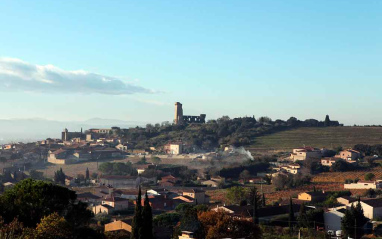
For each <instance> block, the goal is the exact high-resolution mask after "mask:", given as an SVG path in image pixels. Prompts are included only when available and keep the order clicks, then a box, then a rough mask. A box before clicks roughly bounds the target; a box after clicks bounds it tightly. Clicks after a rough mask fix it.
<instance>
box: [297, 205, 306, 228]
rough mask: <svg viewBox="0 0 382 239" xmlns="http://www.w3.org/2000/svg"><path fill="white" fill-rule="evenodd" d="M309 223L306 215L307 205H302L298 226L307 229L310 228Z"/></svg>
mask: <svg viewBox="0 0 382 239" xmlns="http://www.w3.org/2000/svg"><path fill="white" fill-rule="evenodd" d="M307 221H308V216H307V215H306V211H305V204H304V203H302V204H301V206H300V211H299V213H298V226H299V227H307V226H308V225H307Z"/></svg>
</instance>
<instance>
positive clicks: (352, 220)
mask: <svg viewBox="0 0 382 239" xmlns="http://www.w3.org/2000/svg"><path fill="white" fill-rule="evenodd" d="M367 221H368V219H367V218H366V217H365V216H364V214H363V209H362V206H361V203H360V200H359V199H358V202H357V205H356V206H355V207H354V204H353V205H352V206H351V207H350V209H348V210H346V211H345V216H344V217H343V218H342V221H341V228H342V230H343V231H344V233H345V235H346V236H348V237H352V238H361V237H362V235H363V226H364V225H365V223H366V222H367Z"/></svg>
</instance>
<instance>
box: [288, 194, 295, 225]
mask: <svg viewBox="0 0 382 239" xmlns="http://www.w3.org/2000/svg"><path fill="white" fill-rule="evenodd" d="M294 221H295V217H294V211H293V202H292V198H289V229H291V230H292V228H293V223H294Z"/></svg>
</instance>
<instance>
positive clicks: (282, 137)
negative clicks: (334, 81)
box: [246, 127, 382, 150]
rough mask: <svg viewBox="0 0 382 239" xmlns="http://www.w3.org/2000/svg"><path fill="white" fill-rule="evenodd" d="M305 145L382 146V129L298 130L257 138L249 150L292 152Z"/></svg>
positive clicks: (336, 128) (330, 128) (334, 128)
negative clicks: (293, 149)
mask: <svg viewBox="0 0 382 239" xmlns="http://www.w3.org/2000/svg"><path fill="white" fill-rule="evenodd" d="M304 144H305V145H309V146H314V147H319V148H321V147H326V148H332V147H337V146H342V147H344V148H347V147H353V146H354V145H356V144H370V145H372V144H382V127H325V128H324V127H322V128H298V129H292V130H287V131H282V132H278V133H274V134H270V135H265V136H260V137H257V138H256V139H255V140H254V142H253V144H252V145H251V146H249V147H248V148H249V149H250V150H291V149H292V148H296V147H300V146H303V145H304ZM246 148H247V147H246Z"/></svg>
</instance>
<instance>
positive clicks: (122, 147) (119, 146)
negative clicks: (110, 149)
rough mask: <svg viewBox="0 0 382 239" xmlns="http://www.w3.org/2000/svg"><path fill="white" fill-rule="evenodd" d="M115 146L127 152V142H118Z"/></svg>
mask: <svg viewBox="0 0 382 239" xmlns="http://www.w3.org/2000/svg"><path fill="white" fill-rule="evenodd" d="M115 148H116V149H118V150H120V151H122V152H127V149H128V147H127V144H118V145H117V146H115Z"/></svg>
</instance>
